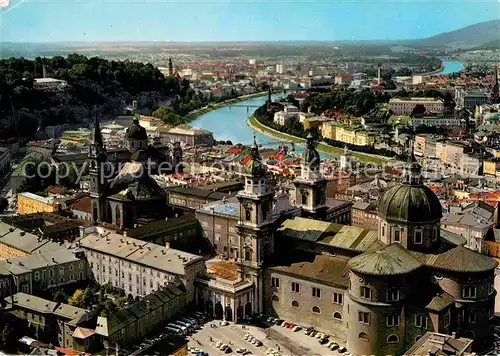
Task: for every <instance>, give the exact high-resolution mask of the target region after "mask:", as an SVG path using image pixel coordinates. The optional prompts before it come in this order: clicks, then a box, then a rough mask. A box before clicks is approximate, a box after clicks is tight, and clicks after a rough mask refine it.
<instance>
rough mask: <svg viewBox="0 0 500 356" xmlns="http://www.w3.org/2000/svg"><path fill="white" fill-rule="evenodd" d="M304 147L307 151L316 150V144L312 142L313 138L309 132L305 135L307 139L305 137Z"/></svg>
mask: <svg viewBox="0 0 500 356" xmlns="http://www.w3.org/2000/svg"><path fill="white" fill-rule="evenodd" d="M306 146H307V148H309V149H315V148H316V143H315V142H314V137H313V135H312V134H311V132H310V131H309V133H308V134H307V137H306Z"/></svg>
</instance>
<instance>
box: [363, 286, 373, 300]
mask: <svg viewBox="0 0 500 356" xmlns="http://www.w3.org/2000/svg"><path fill="white" fill-rule="evenodd" d="M360 295H361V298H364V299H372V290H371V289H370V287H364V286H363V287H361V288H360Z"/></svg>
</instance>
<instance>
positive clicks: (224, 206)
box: [198, 197, 239, 218]
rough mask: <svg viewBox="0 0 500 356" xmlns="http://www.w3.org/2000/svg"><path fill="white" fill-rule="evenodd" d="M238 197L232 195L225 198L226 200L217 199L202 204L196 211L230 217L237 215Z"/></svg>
mask: <svg viewBox="0 0 500 356" xmlns="http://www.w3.org/2000/svg"><path fill="white" fill-rule="evenodd" d="M237 201H238V199H237V198H235V197H233V198H230V199H227V200H226V201H222V200H218V201H215V202H212V203H208V204H203V205H202V206H201V207H200V208H199V209H198V211H200V212H203V213H210V214H212V213H215V214H221V215H227V216H231V217H235V218H237V217H238V214H239V206H238V203H237Z"/></svg>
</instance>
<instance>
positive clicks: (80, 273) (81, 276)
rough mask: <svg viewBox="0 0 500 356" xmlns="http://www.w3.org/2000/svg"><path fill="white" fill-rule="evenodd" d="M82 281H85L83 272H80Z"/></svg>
mask: <svg viewBox="0 0 500 356" xmlns="http://www.w3.org/2000/svg"><path fill="white" fill-rule="evenodd" d="M80 280H83V272H80Z"/></svg>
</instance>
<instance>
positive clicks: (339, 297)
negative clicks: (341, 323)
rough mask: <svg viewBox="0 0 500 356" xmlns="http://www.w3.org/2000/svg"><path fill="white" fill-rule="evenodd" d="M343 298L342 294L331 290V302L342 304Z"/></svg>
mask: <svg viewBox="0 0 500 356" xmlns="http://www.w3.org/2000/svg"><path fill="white" fill-rule="evenodd" d="M343 298H344V295H343V294H341V293H335V292H333V302H334V303H336V304H342V303H343V302H344V301H343Z"/></svg>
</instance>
